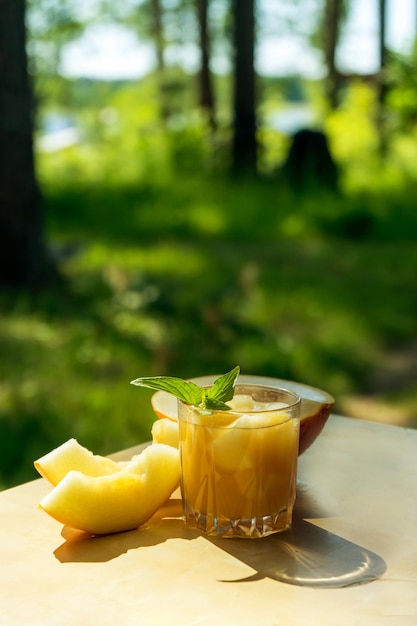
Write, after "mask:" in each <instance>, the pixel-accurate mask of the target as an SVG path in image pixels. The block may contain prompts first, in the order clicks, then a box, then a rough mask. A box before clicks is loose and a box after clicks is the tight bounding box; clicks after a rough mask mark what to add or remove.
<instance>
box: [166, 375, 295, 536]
mask: <svg viewBox="0 0 417 626" xmlns="http://www.w3.org/2000/svg"><path fill="white" fill-rule="evenodd" d="M228 404H229V405H231V406H232V409H231V410H229V411H228V410H225V411H223V410H221V411H218V410H212V411H209V410H207V409H201V408H198V407H195V406H192V405H190V404H187V403H185V402H182V401H181V400H179V401H178V423H179V438H180V455H181V495H182V503H183V514H184V519H185V521H186V523H187V525H189V526H192V527H196V528H199V529H200V530H203V531H205V532H206V533H207V534H208V535H217V536H221V537H264V536H266V535H270V534H272V533H275V532H280V531H283V530H286V529H287V528H289V527H290V525H291V519H292V511H293V506H294V502H295V496H296V480H297V460H298V439H299V430H300V420H299V417H300V405H301V400H300V398H299V397H298V396H297V395H296V394H295V393H293V392H292V391H287V390H285V389H277V388H273V387H268V386H263V385H251V384H248V385H239V384H238V385H236V387H235V393H234V398H233V400H231V401H230V402H228Z"/></svg>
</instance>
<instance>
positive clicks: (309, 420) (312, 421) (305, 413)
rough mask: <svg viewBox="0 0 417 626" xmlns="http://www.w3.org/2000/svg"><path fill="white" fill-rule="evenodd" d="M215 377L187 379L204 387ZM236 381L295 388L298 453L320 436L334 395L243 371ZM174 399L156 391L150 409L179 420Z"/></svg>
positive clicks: (159, 416)
mask: <svg viewBox="0 0 417 626" xmlns="http://www.w3.org/2000/svg"><path fill="white" fill-rule="evenodd" d="M216 378H217V376H201V377H199V378H191V379H190V380H192V382H194V383H196V384H197V385H201V386H204V385H211V384H213V382H214V381H215V379H216ZM237 383H238V384H245V383H246V384H248V383H251V384H257V385H271V386H273V387H281V388H283V389H288V390H289V391H294V392H295V393H296V394H297V395H298V396H300V398H301V417H300V439H299V447H298V454H302V453H303V452H305V450H307V448H309V447H310V446H311V444H312V443H313V442H314V441H315V439H316V438H317V437H318V436H319V434H320V433H321V431H322V430H323V428H324V425H325V423H326V422H327V420H328V418H329V415H330V411H331V410H332V408H333V405H334V398H333V397H332V396H331V395H330V394H329V393H327V391H323V390H322V389H317V388H316V387H311V386H310V385H305V384H303V383H297V382H295V381H291V380H284V379H281V378H270V377H267V376H249V375H244V374H242V375H240V376H239V378H238V379H237ZM177 402H178V401H177V398H176V397H175V396H173V395H171V394H169V393H167V392H166V391H156V392H155V393H154V394H153V396H152V398H151V403H152V408H153V410H154V412H155V414H156V416H157V417H158V418H160V419H161V418H168V419H170V420H172V421H174V422H176V421H177V420H178V409H177Z"/></svg>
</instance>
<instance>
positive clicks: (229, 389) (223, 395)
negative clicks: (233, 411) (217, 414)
mask: <svg viewBox="0 0 417 626" xmlns="http://www.w3.org/2000/svg"><path fill="white" fill-rule="evenodd" d="M239 373H240V367H239V366H238V365H237V366H236V367H234V368H233V369H232V370H231V371H230V372H228V373H227V374H224V375H223V376H220V377H219V378H217V379H216V380H215V381H214V383H213V386H212V387H210V388H209V389H206V401H207V399H208V398H210V399H211V400H217V401H219V402H223V403H224V402H227V401H228V400H231V399H232V398H233V394H234V386H235V382H236V379H237V377H238V376H239ZM207 408H208V407H207ZM228 408H230V407H228Z"/></svg>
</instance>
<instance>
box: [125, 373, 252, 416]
mask: <svg viewBox="0 0 417 626" xmlns="http://www.w3.org/2000/svg"><path fill="white" fill-rule="evenodd" d="M239 373H240V368H239V366H236V367H235V368H233V369H232V370H231V371H230V372H228V373H227V374H224V376H219V378H216V380H215V381H214V383H213V385H212V386H211V387H209V388H208V389H205V388H204V387H200V386H199V385H196V384H195V383H193V382H191V381H187V380H183V379H182V378H176V377H175V376H143V377H142V378H136V379H135V380H132V381H131V383H130V384H131V385H136V386H137V387H147V388H148V389H156V390H158V391H166V392H168V393H170V394H172V395H173V396H176V397H177V398H179V399H180V400H182V401H183V402H187V403H188V404H193V405H195V406H198V407H200V408H202V409H208V410H217V411H230V409H231V407H230V406H229V405H227V404H226V402H227V401H228V400H231V399H232V398H233V393H234V386H235V383H236V379H237V377H238V376H239Z"/></svg>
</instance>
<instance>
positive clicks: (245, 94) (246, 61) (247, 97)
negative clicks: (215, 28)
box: [232, 0, 257, 174]
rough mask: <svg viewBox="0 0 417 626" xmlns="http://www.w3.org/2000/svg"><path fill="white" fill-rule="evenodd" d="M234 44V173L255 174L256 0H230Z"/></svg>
mask: <svg viewBox="0 0 417 626" xmlns="http://www.w3.org/2000/svg"><path fill="white" fill-rule="evenodd" d="M232 8H233V25H234V32H233V44H234V86H233V89H234V92H233V111H234V120H233V146H232V168H233V170H234V171H235V172H242V171H245V172H248V173H253V174H255V173H256V162H257V141H256V126H257V124H256V112H255V106H256V94H255V82H256V80H255V67H254V58H255V0H232Z"/></svg>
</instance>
